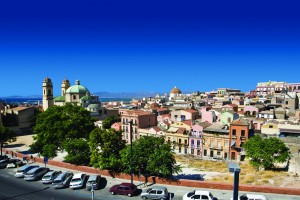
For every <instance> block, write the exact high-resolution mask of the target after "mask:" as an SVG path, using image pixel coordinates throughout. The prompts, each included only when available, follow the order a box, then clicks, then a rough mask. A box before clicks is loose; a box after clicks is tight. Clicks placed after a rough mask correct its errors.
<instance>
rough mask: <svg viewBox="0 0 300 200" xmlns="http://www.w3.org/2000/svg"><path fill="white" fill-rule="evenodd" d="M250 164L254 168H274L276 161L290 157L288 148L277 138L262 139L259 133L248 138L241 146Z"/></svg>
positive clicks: (279, 161)
mask: <svg viewBox="0 0 300 200" xmlns="http://www.w3.org/2000/svg"><path fill="white" fill-rule="evenodd" d="M243 148H245V151H246V156H247V157H249V158H250V164H251V165H252V166H254V167H255V168H256V169H260V168H261V167H263V168H265V169H270V168H274V165H275V164H276V163H284V162H286V161H288V159H289V158H290V150H289V148H288V147H287V146H286V145H285V144H284V143H283V142H282V141H281V140H280V139H278V138H274V137H271V138H266V139H263V138H262V137H261V136H259V135H255V136H254V137H252V138H250V139H249V140H248V141H247V142H246V143H245V144H244V146H243Z"/></svg>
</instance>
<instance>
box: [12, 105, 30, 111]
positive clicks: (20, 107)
mask: <svg viewBox="0 0 300 200" xmlns="http://www.w3.org/2000/svg"><path fill="white" fill-rule="evenodd" d="M28 108H29V107H24V106H19V107H15V108H12V109H11V110H13V111H20V110H26V109H28Z"/></svg>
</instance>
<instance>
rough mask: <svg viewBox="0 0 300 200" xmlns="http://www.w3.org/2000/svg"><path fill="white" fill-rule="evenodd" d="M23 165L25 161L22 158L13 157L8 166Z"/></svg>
mask: <svg viewBox="0 0 300 200" xmlns="http://www.w3.org/2000/svg"><path fill="white" fill-rule="evenodd" d="M23 165H24V163H23V161H22V160H20V159H18V158H12V159H10V160H9V161H8V164H7V165H6V168H15V167H20V166H23Z"/></svg>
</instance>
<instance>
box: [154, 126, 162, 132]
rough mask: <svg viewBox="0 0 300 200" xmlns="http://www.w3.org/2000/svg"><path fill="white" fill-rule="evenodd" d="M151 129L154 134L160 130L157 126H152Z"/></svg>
mask: <svg viewBox="0 0 300 200" xmlns="http://www.w3.org/2000/svg"><path fill="white" fill-rule="evenodd" d="M152 128H153V129H154V130H155V131H156V132H159V131H161V128H159V127H158V126H153V127H152Z"/></svg>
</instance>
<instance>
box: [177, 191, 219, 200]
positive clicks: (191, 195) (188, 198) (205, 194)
mask: <svg viewBox="0 0 300 200" xmlns="http://www.w3.org/2000/svg"><path fill="white" fill-rule="evenodd" d="M192 199H206V200H216V199H217V198H215V197H214V196H213V195H212V194H211V193H210V192H209V191H204V190H194V191H192V192H188V193H186V194H185V195H183V198H182V200H192Z"/></svg>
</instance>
